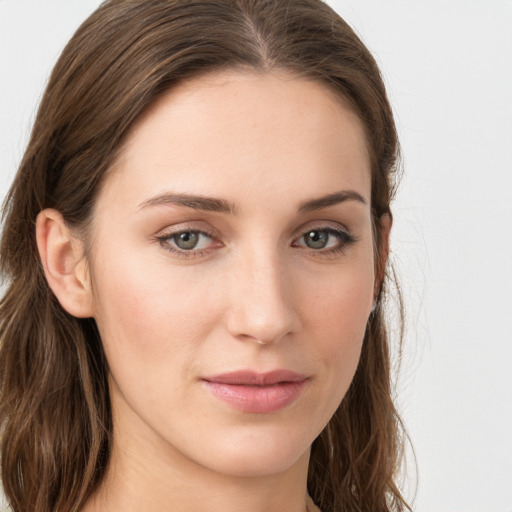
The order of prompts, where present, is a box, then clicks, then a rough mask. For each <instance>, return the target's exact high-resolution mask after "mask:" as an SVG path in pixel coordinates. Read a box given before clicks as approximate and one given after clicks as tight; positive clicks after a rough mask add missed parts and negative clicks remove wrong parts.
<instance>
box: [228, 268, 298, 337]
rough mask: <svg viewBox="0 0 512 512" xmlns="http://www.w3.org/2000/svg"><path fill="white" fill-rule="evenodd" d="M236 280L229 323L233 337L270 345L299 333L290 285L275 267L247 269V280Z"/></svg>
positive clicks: (245, 276)
mask: <svg viewBox="0 0 512 512" xmlns="http://www.w3.org/2000/svg"><path fill="white" fill-rule="evenodd" d="M234 281H235V282H234V283H233V286H232V296H231V305H230V309H229V313H228V320H227V329H228V331H229V332H230V333H231V335H232V336H234V337H236V338H237V339H240V340H246V341H252V342H254V343H257V344H260V345H268V344H271V343H276V342H278V341H279V340H281V339H283V338H285V337H286V336H287V335H290V334H292V333H294V332H296V331H297V329H298V327H299V325H298V324H299V317H298V315H297V311H296V309H295V307H294V305H293V301H292V300H291V290H290V286H289V284H290V283H289V282H287V280H286V278H285V276H284V275H283V273H282V272H281V271H279V269H278V268H277V267H276V266H269V265H266V266H265V267H260V268H259V269H252V270H251V271H247V269H246V272H245V275H244V277H243V278H240V277H238V278H236V277H235V278H234Z"/></svg>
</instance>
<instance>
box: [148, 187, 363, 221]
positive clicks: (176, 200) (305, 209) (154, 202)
mask: <svg viewBox="0 0 512 512" xmlns="http://www.w3.org/2000/svg"><path fill="white" fill-rule="evenodd" d="M345 201H357V202H359V203H361V204H367V202H366V200H365V199H364V197H363V196H362V195H361V194H359V192H356V191H355V190H342V191H340V192H334V193H332V194H328V195H326V196H322V197H318V198H314V199H307V200H306V201H303V202H301V203H300V205H299V208H298V211H299V213H301V214H304V213H310V212H314V211H316V210H321V209H322V208H328V207H329V206H334V205H336V204H339V203H343V202H345ZM159 205H176V206H184V207H185V208H192V209H194V210H203V211H207V212H216V213H227V214H231V215H236V213H237V212H238V207H237V206H236V204H234V203H231V202H229V201H227V200H226V199H219V198H215V197H205V196H198V195H192V194H173V193H163V194H159V195H157V196H155V197H152V198H151V199H148V200H147V201H143V202H142V203H141V204H140V205H139V209H140V210H142V209H143V208H147V207H148V206H159Z"/></svg>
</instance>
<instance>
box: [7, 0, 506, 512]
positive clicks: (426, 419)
mask: <svg viewBox="0 0 512 512" xmlns="http://www.w3.org/2000/svg"><path fill="white" fill-rule="evenodd" d="M99 3H100V2H99V1H98V0H80V1H70V0H45V1H41V0H0V198H3V197H4V196H5V194H6V192H7V188H8V186H9V183H10V182H11V180H12V178H13V176H14V173H15V170H16V167H17V164H18V163H19V160H20V158H21V155H22V153H23V150H24V147H25V144H26V142H27V138H28V133H29V129H30V126H31V124H32V121H33V119H34V115H35V109H36V106H37V104H38V102H39V98H40V96H41V93H42V90H43V86H44V85H45V82H46V80H47V78H48V74H49V72H50V69H51V68H52V66H53V64H54V62H55V61H56V59H57V57H58V55H59V53H60V51H61V50H62V48H63V46H64V44H65V43H66V42H67V41H68V39H69V38H70V37H71V35H72V34H73V32H74V30H75V29H76V28H77V27H78V25H79V24H80V23H81V21H83V20H84V19H85V18H86V16H87V15H88V14H90V13H91V12H92V11H93V10H94V9H95V8H96V7H97V6H98V5H99ZM329 3H330V4H331V5H332V6H333V7H334V8H335V9H336V10H337V11H338V12H339V13H340V14H341V15H342V16H343V17H344V18H345V19H346V20H347V21H348V22H349V23H350V24H351V25H352V26H353V27H354V28H355V30H356V31H357V32H358V34H359V35H360V36H361V37H362V39H363V40H364V42H365V43H366V44H367V46H368V47H369V48H370V50H371V51H372V52H373V53H374V55H375V56H376V58H377V60H378V62H379V64H380V66H381V69H382V72H383V74H384V77H385V80H386V83H387V86H388V91H389V95H390V99H391V102H392V104H393V108H394V111H395V115H396V120H397V124H398V128H399V132H400V136H401V143H402V149H403V155H404V161H403V165H404V170H405V173H404V178H403V180H402V184H401V188H400V190H399V195H398V198H397V201H396V203H395V206H394V216H395V225H394V230H393V239H392V248H393V259H394V262H395V265H396V267H397V270H398V272H399V275H400V281H401V285H402V288H403V293H404V297H405V303H406V311H407V332H406V338H405V352H404V357H403V362H402V366H401V372H400V376H399V380H398V385H397V390H398V397H399V404H400V409H401V412H402V414H403V417H404V420H405V423H406V426H407V428H408V431H409V434H410V437H411V439H412V443H413V445H414V449H415V454H416V459H417V475H418V477H417V494H416V499H415V502H414V510H415V511H417V512H512V1H510V0H490V1H487V0H444V1H443V0H429V1H426V0H424V1H419V0H417V1H411V0H386V1H383V0H331V1H330V2H329ZM409 462H410V464H409V478H408V481H409V484H408V488H409V490H408V491H407V494H408V496H409V498H410V497H411V496H412V495H413V494H414V488H415V480H416V477H415V470H414V464H413V462H414V461H413V459H412V457H411V454H410V453H409Z"/></svg>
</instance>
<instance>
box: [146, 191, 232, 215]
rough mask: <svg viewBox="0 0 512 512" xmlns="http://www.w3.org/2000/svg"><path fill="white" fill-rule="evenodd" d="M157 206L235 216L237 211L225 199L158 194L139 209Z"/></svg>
mask: <svg viewBox="0 0 512 512" xmlns="http://www.w3.org/2000/svg"><path fill="white" fill-rule="evenodd" d="M158 205H176V206H184V207H186V208H192V209H194V210H203V211H207V212H218V213H230V214H236V213H237V211H238V209H237V207H236V205H235V204H233V203H230V202H229V201H226V200H225V199H217V198H215V197H204V196H196V195H192V194H172V193H164V194H159V195H157V196H155V197H152V198H151V199H148V200H147V201H144V202H143V203H141V204H140V205H139V209H141V210H142V209H143V208H146V207H148V206H158Z"/></svg>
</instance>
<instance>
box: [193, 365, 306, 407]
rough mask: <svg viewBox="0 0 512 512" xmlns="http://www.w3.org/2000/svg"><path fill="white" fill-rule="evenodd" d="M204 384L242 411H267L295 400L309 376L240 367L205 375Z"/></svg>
mask: <svg viewBox="0 0 512 512" xmlns="http://www.w3.org/2000/svg"><path fill="white" fill-rule="evenodd" d="M202 381H203V383H204V385H205V387H206V388H207V389H208V390H209V391H211V393H213V395H215V396H216V397H217V398H219V399H220V400H222V401H224V402H226V403H228V404H229V405H231V406H233V407H234V408H235V409H238V410H240V411H242V412H247V413H254V414H266V413H271V412H276V411H278V410H280V409H283V408H284V407H286V406H287V405H290V404H291V403H292V402H294V401H295V400H296V399H297V398H298V397H299V395H300V394H301V392H302V390H303V389H304V387H305V386H306V383H307V381H308V378H307V377H306V376H305V375H301V374H299V373H296V372H292V371H290V370H274V371H271V372H267V373H257V372H254V371H238V372H232V373H223V374H220V375H212V376H209V377H203V379H202Z"/></svg>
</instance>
